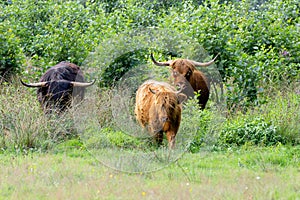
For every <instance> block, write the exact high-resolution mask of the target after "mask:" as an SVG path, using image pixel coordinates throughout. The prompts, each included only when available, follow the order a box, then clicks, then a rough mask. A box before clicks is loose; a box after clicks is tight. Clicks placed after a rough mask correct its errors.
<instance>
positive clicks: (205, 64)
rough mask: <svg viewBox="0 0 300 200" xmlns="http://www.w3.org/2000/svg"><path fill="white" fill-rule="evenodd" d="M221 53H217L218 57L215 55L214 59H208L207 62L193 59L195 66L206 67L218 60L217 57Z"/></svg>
mask: <svg viewBox="0 0 300 200" xmlns="http://www.w3.org/2000/svg"><path fill="white" fill-rule="evenodd" d="M219 54H220V53H218V54H217V55H216V57H214V59H212V60H211V61H208V62H206V63H201V62H196V61H191V62H192V63H193V64H194V65H195V66H200V67H206V66H209V65H211V64H213V63H214V62H215V60H216V58H217V57H218V56H219Z"/></svg>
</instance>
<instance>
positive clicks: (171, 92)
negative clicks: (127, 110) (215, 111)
mask: <svg viewBox="0 0 300 200" xmlns="http://www.w3.org/2000/svg"><path fill="white" fill-rule="evenodd" d="M185 99H186V95H184V94H182V93H181V91H176V90H175V88H173V87H172V86H171V85H169V84H168V83H164V82H158V81H154V80H148V81H146V82H144V83H143V84H142V85H141V86H140V87H139V88H138V90H137V93H136V103H135V115H136V119H137V120H138V122H139V123H140V125H141V126H142V127H144V128H145V127H146V126H147V127H148V130H149V132H150V133H151V134H152V135H153V136H154V137H155V139H156V141H157V143H158V144H161V143H162V140H163V133H164V132H165V133H166V136H167V140H168V142H169V148H170V149H173V148H174V146H175V136H176V134H177V131H178V129H179V125H180V121H181V103H182V102H183V101H184V100H185Z"/></svg>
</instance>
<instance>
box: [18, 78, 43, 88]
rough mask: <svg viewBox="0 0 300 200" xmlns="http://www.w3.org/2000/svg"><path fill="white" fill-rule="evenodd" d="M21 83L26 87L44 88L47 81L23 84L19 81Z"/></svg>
mask: <svg viewBox="0 0 300 200" xmlns="http://www.w3.org/2000/svg"><path fill="white" fill-rule="evenodd" d="M20 81H21V83H22V84H23V85H24V86H26V87H45V86H46V85H47V83H48V82H47V81H45V82H38V83H24V82H23V81H22V80H21V79H20Z"/></svg>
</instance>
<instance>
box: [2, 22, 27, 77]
mask: <svg viewBox="0 0 300 200" xmlns="http://www.w3.org/2000/svg"><path fill="white" fill-rule="evenodd" d="M0 43H1V48H0V58H1V59H0V81H1V78H5V79H6V78H9V77H10V76H11V75H12V74H14V73H16V72H19V71H20V70H21V66H22V64H23V63H24V62H25V55H24V54H23V51H22V48H21V45H20V39H19V38H18V37H17V36H16V35H15V34H14V33H13V31H12V29H11V28H9V27H8V26H7V25H4V24H1V23H0Z"/></svg>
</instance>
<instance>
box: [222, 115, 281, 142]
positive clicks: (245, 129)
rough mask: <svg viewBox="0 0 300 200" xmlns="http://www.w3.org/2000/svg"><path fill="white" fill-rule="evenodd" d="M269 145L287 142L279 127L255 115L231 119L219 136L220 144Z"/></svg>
mask: <svg viewBox="0 0 300 200" xmlns="http://www.w3.org/2000/svg"><path fill="white" fill-rule="evenodd" d="M247 143H248V144H252V145H261V146H269V145H271V146H272V145H276V144H278V143H283V144H284V143H285V138H283V137H282V136H281V135H280V134H279V133H278V131H277V127H276V126H275V125H274V124H272V123H270V122H266V121H265V120H264V119H263V118H260V117H255V118H254V119H251V118H244V119H240V118H238V119H237V120H230V121H229V122H228V123H225V124H224V127H223V129H222V131H221V133H220V136H219V138H218V145H220V146H225V147H228V146H232V145H233V146H242V145H245V144H247Z"/></svg>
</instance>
